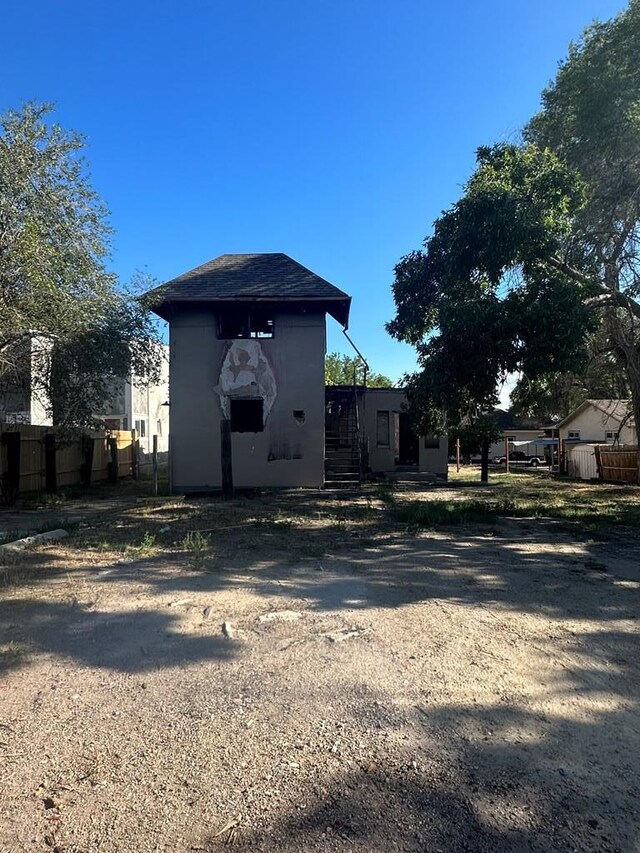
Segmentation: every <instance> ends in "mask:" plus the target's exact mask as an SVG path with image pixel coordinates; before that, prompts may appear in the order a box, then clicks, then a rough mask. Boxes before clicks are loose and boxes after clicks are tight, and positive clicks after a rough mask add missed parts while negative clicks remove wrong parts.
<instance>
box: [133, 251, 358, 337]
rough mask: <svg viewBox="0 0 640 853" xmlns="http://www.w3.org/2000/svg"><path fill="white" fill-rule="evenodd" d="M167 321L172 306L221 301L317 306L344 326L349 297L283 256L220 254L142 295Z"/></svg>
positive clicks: (278, 253) (272, 254) (277, 254)
mask: <svg viewBox="0 0 640 853" xmlns="http://www.w3.org/2000/svg"><path fill="white" fill-rule="evenodd" d="M146 298H147V301H148V304H149V305H150V307H151V308H152V310H153V311H155V312H156V314H159V315H160V316H161V317H164V318H165V319H168V317H167V313H168V309H169V306H170V305H171V304H172V303H180V302H182V303H184V302H220V301H235V300H238V301H245V302H246V301H262V300H269V301H278V302H280V301H282V302H288V301H293V302H319V303H321V304H322V307H323V310H325V311H328V312H329V313H330V314H331V315H332V316H333V317H335V319H336V320H338V322H340V323H342V324H343V325H345V326H346V324H347V321H348V318H349V306H350V303H351V297H350V296H347V294H346V293H344V291H342V290H339V289H338V288H337V287H335V286H334V285H333V284H330V283H329V282H328V281H326V280H325V279H323V278H320V276H319V275H316V274H315V273H313V272H311V270H308V269H307V268H306V267H303V266H302V264H299V263H298V262H297V261H294V260H293V258H290V257H289V256H288V255H285V254H282V253H281V252H273V253H268V254H256V255H220V257H219V258H215V259H214V260H212V261H209V262H208V263H206V264H202V266H199V267H196V268H195V269H193V270H190V271H189V272H186V273H183V274H182V275H180V276H178V277H177V278H174V279H172V280H171V281H168V282H167V283H166V284H163V285H161V286H160V287H157V288H155V289H154V290H150V291H149V292H148V293H147V294H146Z"/></svg>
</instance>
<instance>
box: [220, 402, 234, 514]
mask: <svg viewBox="0 0 640 853" xmlns="http://www.w3.org/2000/svg"><path fill="white" fill-rule="evenodd" d="M220 438H221V442H220V462H221V466H222V497H223V498H224V499H225V500H226V501H228V500H231V499H232V498H233V467H232V463H231V421H230V420H229V419H228V418H222V420H221V421H220Z"/></svg>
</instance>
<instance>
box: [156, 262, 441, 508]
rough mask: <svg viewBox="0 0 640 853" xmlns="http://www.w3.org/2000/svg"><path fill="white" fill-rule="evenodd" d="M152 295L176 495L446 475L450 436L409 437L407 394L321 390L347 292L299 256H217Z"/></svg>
mask: <svg viewBox="0 0 640 853" xmlns="http://www.w3.org/2000/svg"><path fill="white" fill-rule="evenodd" d="M146 298H147V301H148V304H149V306H150V308H151V309H152V310H153V311H155V313H156V314H158V315H159V316H160V317H162V318H163V319H164V320H166V321H168V323H169V337H170V357H169V391H170V407H169V410H170V411H169V433H170V478H171V488H172V491H173V492H175V493H189V492H192V493H193V492H208V491H215V490H219V489H222V490H223V491H229V489H230V484H231V483H232V485H233V486H234V487H238V488H256V487H311V488H313V487H315V488H319V487H322V486H323V485H325V483H331V484H333V485H343V486H344V485H347V486H348V485H357V484H358V483H359V482H360V481H361V479H362V476H363V474H365V473H368V472H371V473H379V474H381V475H387V474H393V473H394V472H396V471H398V470H405V469H406V468H407V467H408V468H411V470H415V472H416V473H417V474H420V473H424V472H427V471H429V472H431V473H438V474H440V476H442V477H445V478H446V474H447V442H446V439H425V440H423V441H422V442H421V443H420V442H419V441H418V438H417V437H412V436H411V435H410V433H411V430H410V423H409V419H408V415H407V413H406V411H405V409H406V398H405V395H404V393H403V392H402V391H399V390H390V389H384V390H382V389H366V388H362V387H355V386H354V387H349V386H345V387H337V388H327V389H325V382H324V359H325V353H326V330H325V325H326V315H327V314H328V315H329V316H330V317H332V318H333V319H334V320H336V321H337V322H338V323H339V324H340V325H341V326H342V327H343V329H344V330H345V331H346V329H347V327H348V321H349V309H350V305H351V297H350V296H348V295H347V294H346V293H345V292H344V291H342V290H340V289H339V288H337V287H335V285H333V284H331V283H330V282H328V281H326V280H325V279H323V278H321V277H320V276H319V275H316V273H314V272H312V271H311V270H309V269H307V268H306V267H304V266H302V264H299V263H298V262H297V261H295V260H293V259H292V258H290V257H288V256H287V255H285V254H282V253H269V254H246V255H245V254H243V255H221V256H220V257H218V258H215V259H214V260H212V261H209V262H208V263H206V264H203V265H202V266H199V267H196V268H195V269H193V270H190V271H189V272H186V273H184V274H183V275H181V276H178V277H177V278H175V279H172V280H171V281H169V282H167V283H166V284H164V285H161V286H160V287H158V288H155V289H154V290H152V291H150V292H149V293H148V294H147V296H146ZM367 400H369V406H368V407H367V405H366V401H367ZM409 457H410V458H409ZM407 463H408V464H407Z"/></svg>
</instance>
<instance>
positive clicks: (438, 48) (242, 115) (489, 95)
mask: <svg viewBox="0 0 640 853" xmlns="http://www.w3.org/2000/svg"><path fill="white" fill-rule="evenodd" d="M625 5H626V3H624V2H621V1H620V0H536V2H535V3H534V2H514V0H482V2H480V0H466V2H462V0H449V2H446V3H436V2H432V0H421V2H418V0H397V2H395V3H391V2H389V1H388V0H387V2H366V0H362V1H361V2H356V0H325V2H323V3H318V2H307V0H271V2H264V0H263V2H259V0H245V2H243V0H236V2H233V3H232V2H216V1H215V0H209V2H205V0H199V2H196V0H180V2H178V1H177V0H173V2H166V0H165V1H164V2H163V0H153V2H150V0H127V2H123V0H109V2H103V1H102V0H91V1H90V2H88V0H82V2H81V0H55V2H52V0H33V2H29V3H26V2H24V0H4V2H3V4H2V29H1V31H0V110H1V111H4V110H5V109H7V108H10V107H18V106H20V105H21V104H22V103H23V102H24V101H25V100H28V99H36V100H40V101H45V100H46V101H53V102H55V104H56V106H57V113H56V117H57V120H58V121H59V122H60V123H61V124H63V125H64V126H66V127H70V128H74V129H76V130H78V131H81V132H82V133H84V134H85V135H86V137H87V140H88V150H87V156H88V158H89V161H90V165H91V173H92V177H93V183H94V185H95V187H96V189H97V190H98V191H99V192H100V194H101V195H102V196H103V198H104V199H105V201H106V203H107V205H108V207H109V208H110V210H111V211H112V218H111V222H112V225H113V226H114V228H115V229H116V234H115V238H114V247H113V248H114V251H113V257H112V261H111V267H112V268H113V269H114V270H115V271H116V272H117V273H118V274H119V275H120V276H121V277H122V278H123V279H125V280H126V279H128V278H129V277H130V276H131V275H132V273H133V272H134V271H135V270H136V269H146V270H147V271H148V272H149V273H150V274H152V275H153V276H155V277H156V278H157V279H159V280H161V281H162V280H166V279H169V278H172V277H173V276H175V275H178V274H180V273H182V272H184V271H186V270H187V269H191V268H192V267H194V266H197V265H198V264H200V263H203V262H204V261H207V260H209V259H211V258H213V257H216V256H217V255H219V254H222V253H225V252H273V251H275V252H279V251H281V252H286V253H287V254H289V255H291V256H292V257H294V258H296V259H297V260H299V261H300V262H301V263H303V264H304V265H305V266H308V267H310V268H311V269H312V270H314V272H317V273H318V274H320V275H322V276H324V277H325V278H327V279H328V280H329V281H331V282H333V283H334V284H336V285H337V286H339V287H341V288H342V289H343V290H346V291H347V292H348V293H350V294H351V295H352V296H353V306H352V315H351V326H350V334H351V335H352V336H353V337H354V339H355V341H356V343H357V344H358V346H359V348H360V349H361V350H362V351H363V353H364V354H365V355H366V357H367V358H368V360H369V362H370V364H371V366H372V368H373V369H374V370H375V371H377V372H382V373H386V374H388V375H389V376H391V377H392V378H393V379H397V378H398V377H400V376H401V375H402V374H403V373H404V372H405V371H407V370H411V369H412V368H413V366H414V363H415V362H414V358H413V350H412V349H411V348H410V347H408V346H405V345H401V344H399V343H397V342H396V341H393V340H392V339H391V338H389V337H388V335H387V334H386V332H385V331H384V324H385V322H386V321H387V320H389V319H391V318H392V317H393V314H394V309H393V300H392V296H391V289H390V286H391V283H392V281H393V267H394V265H395V264H396V263H397V262H398V260H399V259H400V258H401V257H402V255H404V254H406V253H407V252H409V251H411V250H412V249H414V248H417V247H418V246H419V245H420V244H421V241H422V240H423V238H424V237H425V235H427V234H428V233H429V231H430V228H431V225H432V222H433V220H434V219H435V218H436V217H437V216H438V215H439V213H440V212H441V211H442V210H443V209H445V208H446V207H448V206H449V205H450V204H452V203H453V202H454V201H455V200H456V198H457V197H458V196H459V194H460V192H461V188H462V185H463V184H464V181H465V180H466V178H467V177H468V176H469V174H470V172H471V171H472V168H473V162H474V152H475V149H476V148H477V147H478V146H479V145H482V144H488V143H492V142H495V141H500V140H509V139H515V138H517V135H518V132H519V129H520V128H521V127H522V125H523V124H524V123H525V122H526V120H527V119H528V118H529V117H530V116H531V115H532V114H533V113H534V112H535V111H536V109H537V107H538V105H539V97H540V92H541V90H542V88H543V87H544V85H545V84H546V83H547V82H548V81H549V80H550V79H551V78H552V77H553V76H554V74H555V69H556V67H557V63H558V62H559V61H560V60H561V59H562V58H563V57H564V56H565V55H566V52H567V47H568V44H569V42H570V41H571V40H572V39H574V40H575V39H577V38H578V37H579V35H580V33H581V31H582V29H583V28H584V27H585V26H586V25H587V24H589V23H590V22H591V21H592V20H593V19H594V18H600V19H607V18H609V17H611V16H612V15H614V14H616V13H617V12H618V11H620V10H621V9H622V8H624V6H625ZM328 346H329V349H330V350H341V351H345V352H348V351H349V347H348V345H347V344H346V341H344V338H343V337H342V335H341V333H340V329H339V327H338V326H337V324H335V323H334V322H333V321H332V320H329V339H328Z"/></svg>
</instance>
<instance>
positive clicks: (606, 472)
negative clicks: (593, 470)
mask: <svg viewBox="0 0 640 853" xmlns="http://www.w3.org/2000/svg"><path fill="white" fill-rule="evenodd" d="M595 454H596V461H597V464H598V472H599V474H600V479H602V480H607V481H608V482H612V483H640V476H639V473H638V472H639V471H640V468H639V467H638V466H639V462H640V460H639V459H638V447H637V445H635V444H621V445H619V446H615V445H614V446H609V445H603V444H601V445H599V446H597V447H596V448H595Z"/></svg>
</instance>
